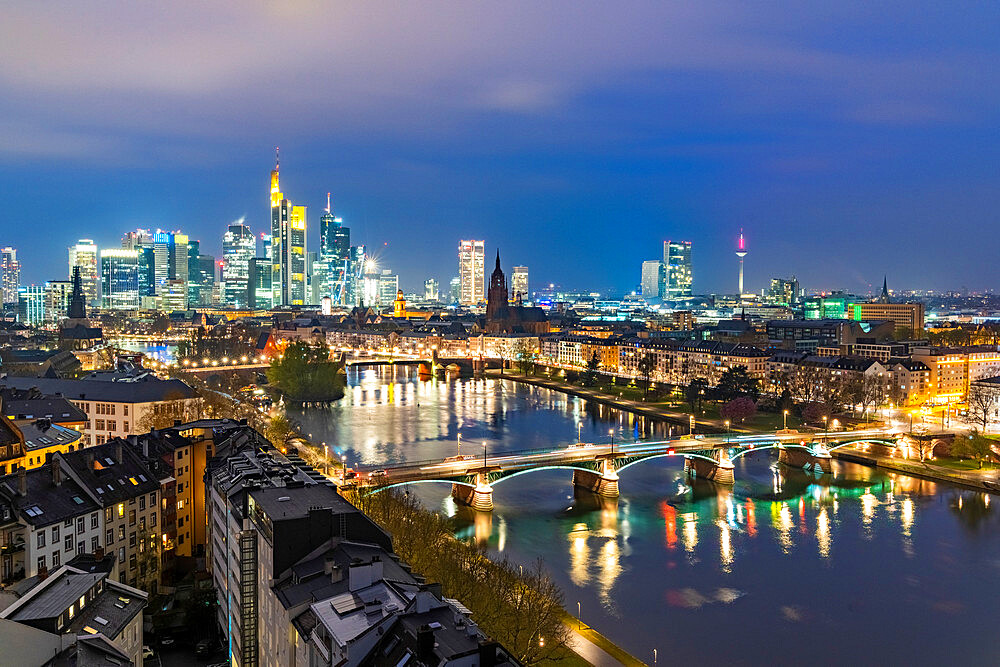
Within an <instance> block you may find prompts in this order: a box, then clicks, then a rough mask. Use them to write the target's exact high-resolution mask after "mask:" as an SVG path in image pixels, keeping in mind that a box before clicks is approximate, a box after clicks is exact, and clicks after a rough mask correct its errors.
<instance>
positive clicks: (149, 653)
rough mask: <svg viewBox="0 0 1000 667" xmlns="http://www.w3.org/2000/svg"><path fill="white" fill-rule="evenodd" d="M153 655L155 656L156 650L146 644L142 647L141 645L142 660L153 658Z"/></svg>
mask: <svg viewBox="0 0 1000 667" xmlns="http://www.w3.org/2000/svg"><path fill="white" fill-rule="evenodd" d="M155 657H156V651H154V650H153V649H151V648H149V647H148V646H146V645H145V644H144V645H143V647H142V659H143V661H145V660H148V659H150V658H155Z"/></svg>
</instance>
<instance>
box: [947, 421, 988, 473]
mask: <svg viewBox="0 0 1000 667" xmlns="http://www.w3.org/2000/svg"><path fill="white" fill-rule="evenodd" d="M995 444H996V442H995V441H993V440H991V439H990V438H987V437H986V436H985V435H983V434H982V433H980V432H979V431H975V430H974V431H971V432H970V433H969V434H968V435H967V436H961V435H956V436H955V441H954V442H952V444H951V454H952V456H957V457H958V458H960V459H972V460H973V461H978V462H979V467H980V468H982V467H983V461H985V460H987V459H989V458H991V457H993V456H995V454H994V452H993V445H995Z"/></svg>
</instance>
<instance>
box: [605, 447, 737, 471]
mask: <svg viewBox="0 0 1000 667" xmlns="http://www.w3.org/2000/svg"><path fill="white" fill-rule="evenodd" d="M668 456H669V457H675V456H676V457H679V458H682V459H687V458H695V459H705V460H706V461H709V462H710V463H718V461H716V460H715V459H713V458H712V457H711V456H705V455H704V454H698V453H695V452H674V453H673V454H668V453H667V452H663V453H662V454H650V455H648V456H643V457H642V458H640V459H638V460H636V461H629V462H628V463H626V464H625V465H623V466H622V467H620V468H618V469H617V470H616V472H618V474H621V472H622V470H625V469H626V468H631V467H632V466H634V465H639V464H640V463H645V462H646V461H651V460H653V459H662V458H665V457H668ZM623 458H624V457H623Z"/></svg>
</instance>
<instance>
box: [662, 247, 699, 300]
mask: <svg viewBox="0 0 1000 667" xmlns="http://www.w3.org/2000/svg"><path fill="white" fill-rule="evenodd" d="M663 264H664V265H665V269H666V279H665V282H666V289H665V291H664V294H663V296H664V298H666V299H679V298H684V297H689V296H691V286H692V284H693V282H694V274H693V273H692V271H691V242H690V241H664V242H663Z"/></svg>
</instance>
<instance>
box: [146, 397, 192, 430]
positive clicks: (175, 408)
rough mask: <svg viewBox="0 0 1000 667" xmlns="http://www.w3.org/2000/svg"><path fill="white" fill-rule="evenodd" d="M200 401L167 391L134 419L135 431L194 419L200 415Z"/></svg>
mask: <svg viewBox="0 0 1000 667" xmlns="http://www.w3.org/2000/svg"><path fill="white" fill-rule="evenodd" d="M200 402H201V401H191V400H188V399H187V397H185V396H184V395H183V394H181V393H180V392H178V393H176V394H173V393H168V394H167V395H166V396H164V398H163V400H162V401H160V402H158V403H153V404H152V405H150V407H149V408H147V409H146V411H145V412H143V413H142V416H141V417H139V419H137V420H136V423H135V428H136V431H137V432H139V433H148V432H149V431H152V430H153V429H161V428H168V427H170V426H173V425H174V423H175V422H177V421H180V422H181V423H185V422H189V421H194V420H195V419H198V418H199V417H201V408H200V406H199V403H200Z"/></svg>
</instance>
